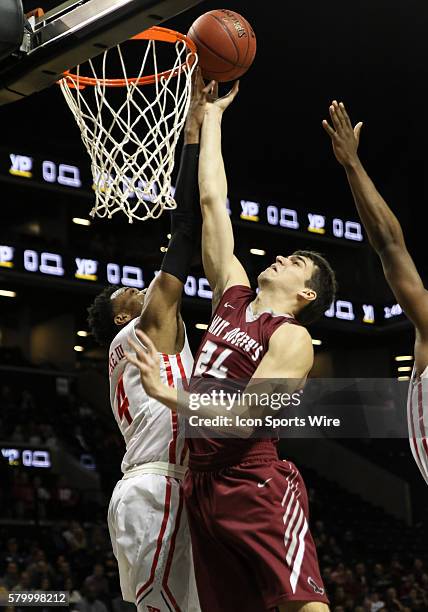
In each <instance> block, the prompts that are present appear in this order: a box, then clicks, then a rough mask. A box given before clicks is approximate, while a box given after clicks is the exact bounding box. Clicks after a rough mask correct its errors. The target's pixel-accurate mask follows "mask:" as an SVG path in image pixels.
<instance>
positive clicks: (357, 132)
mask: <svg viewBox="0 0 428 612" xmlns="http://www.w3.org/2000/svg"><path fill="white" fill-rule="evenodd" d="M362 127H363V122H362V121H360V122H359V123H357V125H356V126H355V127H354V136H355V139H356V141H357V142H358V143H359V142H360V132H361V128H362Z"/></svg>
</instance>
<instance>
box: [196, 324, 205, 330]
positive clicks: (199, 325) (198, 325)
mask: <svg viewBox="0 0 428 612" xmlns="http://www.w3.org/2000/svg"><path fill="white" fill-rule="evenodd" d="M195 327H196V329H208V325H207V324H206V323H196V325H195Z"/></svg>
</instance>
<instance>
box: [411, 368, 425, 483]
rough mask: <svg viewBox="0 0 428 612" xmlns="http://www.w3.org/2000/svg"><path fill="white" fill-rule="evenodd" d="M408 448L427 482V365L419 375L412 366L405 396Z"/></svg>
mask: <svg viewBox="0 0 428 612" xmlns="http://www.w3.org/2000/svg"><path fill="white" fill-rule="evenodd" d="M407 422H408V426H409V440H410V448H411V449H412V453H413V457H414V459H415V461H416V464H417V466H418V468H419V469H420V471H421V474H422V476H423V477H424V478H425V481H426V483H427V484H428V438H427V436H428V366H427V367H426V368H425V370H424V371H423V372H422V374H421V375H420V376H417V375H416V371H415V367H413V372H412V377H411V379H410V384H409V393H408V396H407Z"/></svg>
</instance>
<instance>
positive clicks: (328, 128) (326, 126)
mask: <svg viewBox="0 0 428 612" xmlns="http://www.w3.org/2000/svg"><path fill="white" fill-rule="evenodd" d="M322 126H323V128H324V129H325V131H326V132H327V134H328V135H329V136H334V134H335V133H336V132H335V131H334V130H333V128H332V127H331V125H330V124H329V122H328V121H327V120H326V119H323V121H322Z"/></svg>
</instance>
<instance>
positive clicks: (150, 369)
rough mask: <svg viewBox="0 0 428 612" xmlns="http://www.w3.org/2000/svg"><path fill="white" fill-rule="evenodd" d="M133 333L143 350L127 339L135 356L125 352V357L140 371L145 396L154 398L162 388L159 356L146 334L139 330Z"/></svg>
mask: <svg viewBox="0 0 428 612" xmlns="http://www.w3.org/2000/svg"><path fill="white" fill-rule="evenodd" d="M135 333H136V334H137V336H138V338H139V339H140V340H141V342H142V343H143V344H144V347H145V348H144V347H143V346H141V345H140V344H137V343H136V342H134V340H132V338H129V339H128V340H129V344H130V345H131V346H132V348H133V349H134V351H135V354H134V355H132V354H131V353H128V352H126V351H125V357H126V359H127V361H128V362H129V363H132V364H133V365H134V366H136V367H137V368H138V369H139V370H140V376H141V383H142V385H143V387H144V390H145V392H146V393H147V395H148V396H150V397H156V396H157V395H158V393H159V391H160V390H161V389H162V387H163V382H162V381H161V377H160V369H159V368H160V360H159V354H158V352H157V350H156V348H155V345H154V344H153V342H152V341H151V340H150V338H149V337H148V336H147V334H145V333H144V332H143V331H141V330H140V329H136V330H135Z"/></svg>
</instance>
